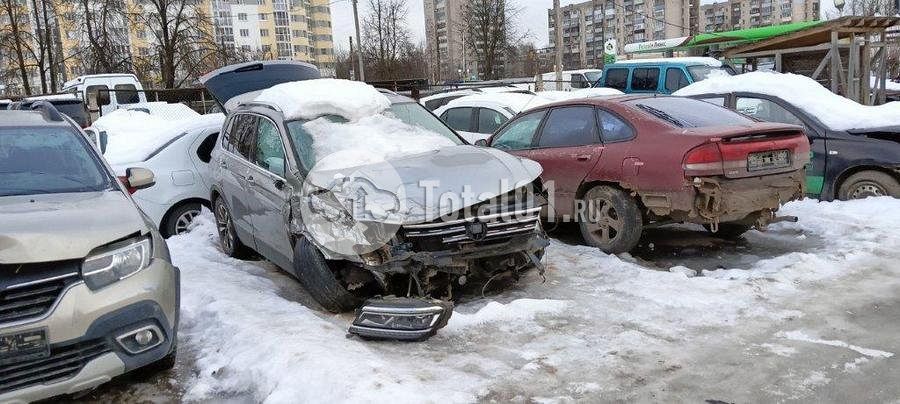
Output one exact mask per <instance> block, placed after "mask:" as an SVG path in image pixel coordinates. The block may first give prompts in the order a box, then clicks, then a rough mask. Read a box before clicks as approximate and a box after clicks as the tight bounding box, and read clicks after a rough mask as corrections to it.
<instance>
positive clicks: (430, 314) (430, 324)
mask: <svg viewBox="0 0 900 404" xmlns="http://www.w3.org/2000/svg"><path fill="white" fill-rule="evenodd" d="M452 313H453V304H452V303H450V302H446V301H441V300H436V299H425V298H403V297H385V298H374V299H369V300H368V301H366V303H365V304H364V305H363V306H362V307H361V308H359V309H357V311H356V320H354V321H353V324H352V325H351V326H350V329H349V330H348V331H349V332H350V333H351V334H356V335H359V336H361V337H365V338H373V339H395V340H401V341H421V340H425V339H428V338H429V337H431V336H432V335H434V333H436V332H437V330H439V329H441V328H442V327H444V326H445V325H447V321H448V320H449V319H450V315H451V314H452Z"/></svg>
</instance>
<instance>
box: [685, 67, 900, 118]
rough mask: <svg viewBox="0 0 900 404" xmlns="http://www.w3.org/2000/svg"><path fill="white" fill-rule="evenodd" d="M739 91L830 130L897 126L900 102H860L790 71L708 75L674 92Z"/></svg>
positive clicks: (695, 93)
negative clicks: (780, 104) (794, 110)
mask: <svg viewBox="0 0 900 404" xmlns="http://www.w3.org/2000/svg"><path fill="white" fill-rule="evenodd" d="M739 91H745V92H753V93H761V94H767V95H771V96H775V97H778V98H781V99H783V100H785V101H787V102H789V103H791V104H793V105H795V106H797V107H798V108H800V109H803V110H805V111H807V112H808V113H809V115H811V116H814V117H816V118H817V119H819V121H821V122H822V123H823V124H824V125H825V126H827V127H829V128H831V129H833V130H849V129H854V128H866V127H878V126H896V125H900V103H897V102H890V103H887V104H884V105H879V106H866V105H861V104H859V103H857V102H855V101H852V100H850V99H848V98H844V97H841V96H840V95H837V94H834V93H832V92H831V91H829V90H828V89H826V88H825V87H823V86H822V85H821V84H819V83H817V82H816V81H815V80H813V79H811V78H809V77H806V76H801V75H798V74H791V73H776V72H750V73H744V74H740V75H737V76H725V75H718V76H711V77H710V78H709V79H706V80H703V81H699V82H696V83H694V84H691V85H689V86H687V87H685V88H682V89H681V90H678V91H676V92H675V93H674V95H678V96H691V95H698V94H718V93H728V92H739Z"/></svg>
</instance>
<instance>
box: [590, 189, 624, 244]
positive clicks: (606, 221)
mask: <svg viewBox="0 0 900 404" xmlns="http://www.w3.org/2000/svg"><path fill="white" fill-rule="evenodd" d="M585 214H586V215H587V218H586V219H587V220H586V222H585V226H586V227H587V229H588V231H589V232H590V234H591V235H592V236H593V237H595V239H596V240H598V241H599V242H600V243H602V244H609V243H610V242H612V240H614V239H615V238H616V236H618V235H619V232H621V231H622V227H623V226H624V225H625V221H624V220H622V217H621V216H619V213H618V212H617V211H616V208H615V207H614V206H613V204H612V201H609V200H606V199H602V198H594V199H590V200H589V201H588V206H587V212H586V213H585Z"/></svg>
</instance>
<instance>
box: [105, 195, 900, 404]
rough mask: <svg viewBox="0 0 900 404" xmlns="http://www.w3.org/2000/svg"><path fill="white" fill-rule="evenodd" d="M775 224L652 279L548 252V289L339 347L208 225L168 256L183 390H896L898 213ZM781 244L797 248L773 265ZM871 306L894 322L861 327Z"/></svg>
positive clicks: (206, 395) (823, 213)
mask: <svg viewBox="0 0 900 404" xmlns="http://www.w3.org/2000/svg"><path fill="white" fill-rule="evenodd" d="M780 213H783V214H788V215H796V216H799V217H800V222H798V223H779V224H776V225H773V226H771V231H770V232H768V233H758V232H754V233H751V234H750V235H748V236H747V237H746V240H745V243H746V244H747V245H748V246H749V248H750V249H751V250H752V251H753V253H752V254H755V255H756V256H758V257H754V259H747V256H748V255H749V254H744V253H742V252H739V251H737V250H729V249H725V250H720V251H718V252H716V254H723V258H722V262H723V265H719V266H710V265H705V264H704V265H698V266H697V267H696V268H692V267H690V265H692V264H693V263H692V262H691V261H679V262H671V263H673V264H678V265H673V266H672V267H671V269H667V268H665V264H667V262H665V260H658V261H659V262H651V264H652V266H653V267H652V269H651V268H648V266H647V265H648V262H650V261H647V260H645V259H642V258H640V259H639V258H634V257H632V256H630V255H622V256H621V257H619V256H611V255H607V254H603V253H601V252H599V251H598V250H595V249H593V248H589V247H584V246H577V245H570V244H566V243H563V242H559V241H554V242H553V244H552V245H551V246H550V247H549V249H548V251H547V254H546V258H545V260H546V261H545V262H546V264H547V267H548V270H547V274H546V277H547V281H546V283H541V279H540V277H539V276H538V275H537V274H536V273H535V272H531V273H529V275H528V276H527V277H525V279H523V280H522V281H521V282H519V283H518V284H516V285H514V286H513V287H511V288H510V289H508V290H506V291H504V292H502V293H500V294H495V295H491V296H489V297H488V298H487V299H474V300H469V301H467V302H466V303H463V304H462V305H460V306H458V307H457V308H456V312H455V313H454V315H453V317H452V319H451V321H450V324H449V325H448V326H447V327H446V328H445V329H443V330H441V331H440V332H439V333H438V335H437V336H435V337H434V338H432V339H431V340H429V341H427V342H424V343H395V342H365V341H361V340H359V339H356V338H347V337H346V336H345V335H346V329H347V327H348V325H349V322H350V320H351V317H350V316H349V315H337V316H335V315H330V314H327V313H324V312H321V311H318V310H316V309H311V308H310V307H315V305H313V304H311V303H310V301H309V298H308V296H307V295H306V294H305V292H303V291H302V289H301V287H300V286H299V284H297V283H296V282H295V281H293V280H292V279H291V278H290V277H288V276H287V275H283V273H279V272H276V271H275V269H274V268H273V267H272V266H271V264H268V263H265V262H253V261H238V260H233V259H230V258H227V257H225V256H223V255H222V254H221V253H220V252H219V251H218V249H217V248H216V244H215V243H216V236H215V229H214V225H213V224H212V222H211V216H210V215H209V214H208V213H207V214H206V215H205V216H203V217H201V218H200V221H199V225H198V227H197V228H195V229H194V230H193V231H192V232H191V233H189V234H187V235H183V236H178V237H175V238H172V239H170V241H169V246H170V249H171V252H172V257H173V260H174V261H175V263H176V265H178V266H179V267H180V268H181V270H182V289H183V291H182V318H181V332H180V337H181V342H180V344H181V347H180V348H184V349H188V350H189V351H190V352H191V356H192V357H193V358H195V359H196V361H195V362H194V363H192V364H190V366H192V367H193V371H188V372H179V373H180V374H183V375H186V376H184V377H183V380H179V384H180V390H183V391H184V392H185V397H184V398H185V399H187V400H198V401H208V400H221V399H229V398H231V399H236V400H237V401H254V402H272V403H280V402H348V401H351V402H415V403H421V402H440V403H446V402H474V401H496V402H510V401H511V402H571V401H589V402H593V401H605V400H642V401H660V400H662V401H684V400H687V401H698V400H707V399H710V400H722V401H758V400H762V401H767V400H782V399H812V398H819V399H825V401H829V400H828V398H829V397H832V398H833V397H835V396H834V395H833V394H836V393H834V392H833V391H832V390H830V389H829V386H833V385H842V383H843V384H846V385H851V386H852V385H857V384H858V383H855V382H853V381H854V380H855V379H853V378H854V377H861V378H864V377H866V375H867V374H869V373H877V374H879V375H881V377H884V378H886V379H887V380H890V379H891V378H893V380H896V379H897V378H898V377H900V374H898V370H897V367H896V364H895V362H896V359H897V357H896V353H898V352H900V346H897V344H898V342H897V341H896V334H895V332H896V331H897V330H895V328H896V326H885V327H886V328H884V329H881V328H880V327H879V326H878V325H877V324H878V322H879V320H878V319H880V318H882V317H884V318H894V319H896V318H897V316H900V313H898V311H900V305H897V304H893V305H890V304H889V303H888V302H894V303H896V300H897V299H898V296H900V264H898V263H900V234H898V231H897V229H900V201H898V200H893V199H889V198H880V199H868V200H864V201H855V202H847V203H841V202H835V203H817V202H815V201H811V200H806V201H801V202H795V203H791V204H789V205H787V206H786V207H785V208H784V209H783V210H782V212H780ZM804 238H810V239H813V240H816V241H815V242H810V243H804V242H802V241H803V239H804ZM791 240H799V241H798V243H799V244H798V246H799V247H802V250H799V251H784V250H783V249H784V248H785V247H784V245H785V244H788V243H790V242H791ZM788 245H790V244H788ZM766 246H770V247H766ZM776 246H777V248H778V249H777V250H776V251H777V252H776V253H773V254H765V251H766V250H768V249H775V248H776ZM700 248H703V247H700ZM738 256H740V257H738ZM652 259H653V258H652V257H651V260H652ZM704 262H705V261H704ZM694 263H696V262H694ZM661 267H662V268H661ZM716 267H722V268H721V269H714V268H716ZM710 268H713V269H712V270H710ZM698 274H701V275H703V276H695V275H698ZM295 288H296V290H297V292H296V293H293V292H291V291H292V290H295ZM829 296H835V298H830V297H829ZM837 296H840V298H837ZM879 302H880V304H882V306H881V307H885V306H884V305H885V304H887V307H888V308H889V310H893V311H888V312H884V311H882V312H877V311H871V310H870V309H871V307H872V305H873V304H876V305H877V304H879ZM850 310H853V311H855V312H856V313H857V314H856V316H857V317H853V318H850V317H849V316H848V315H847V314H846V313H847V312H849V311H850ZM860 311H861V312H862V313H860ZM873 324H874V325H873ZM890 327H894V328H890ZM798 330H802V332H801V331H798ZM801 337H802V338H801ZM861 347H864V348H861ZM857 348H858V349H857ZM873 352H875V353H877V354H875V355H873V354H872V353H873ZM888 354H890V355H888ZM707 381H708V383H707ZM896 388H897V387H894V389H896ZM144 390H146V389H144ZM138 391H143V390H137V391H136V395H138V396H144V394H146V393H142V392H138ZM846 392H847V394H853V391H852V389H849V390H846ZM99 394H100V395H99V396H98V397H99V398H98V399H99V400H101V401H102V400H103V395H102V390H101V392H100V393H99ZM873 394H875V395H870V396H868V397H872V398H874V399H878V398H888V397H896V395H893V396H892V395H891V394H898V392H897V391H895V390H885V388H882V389H881V390H880V393H879V390H875V392H874V393H873ZM878 394H882V395H878ZM145 398H146V397H145Z"/></svg>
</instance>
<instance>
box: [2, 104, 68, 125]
mask: <svg viewBox="0 0 900 404" xmlns="http://www.w3.org/2000/svg"><path fill="white" fill-rule="evenodd" d="M9 109H18V110H32V111H40V113H41V115H43V116H44V119H46V120H48V121H56V122H63V121H65V119H63V117H62V114H60V113H59V110H57V109H56V107H54V106H53V104H51V103H50V102H49V101H46V100H37V101H31V102H28V101H17V102H14V103H12V104H10V106H9Z"/></svg>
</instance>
